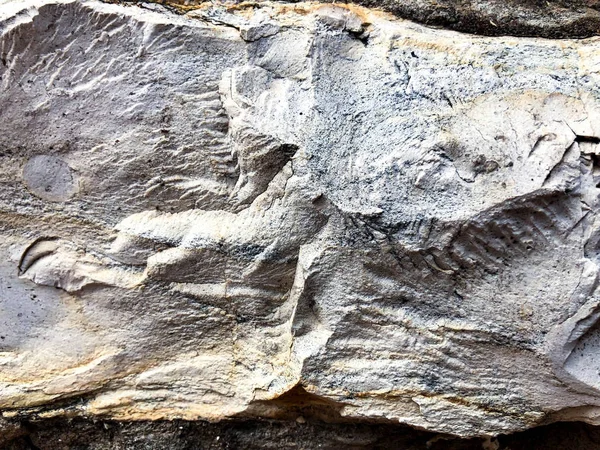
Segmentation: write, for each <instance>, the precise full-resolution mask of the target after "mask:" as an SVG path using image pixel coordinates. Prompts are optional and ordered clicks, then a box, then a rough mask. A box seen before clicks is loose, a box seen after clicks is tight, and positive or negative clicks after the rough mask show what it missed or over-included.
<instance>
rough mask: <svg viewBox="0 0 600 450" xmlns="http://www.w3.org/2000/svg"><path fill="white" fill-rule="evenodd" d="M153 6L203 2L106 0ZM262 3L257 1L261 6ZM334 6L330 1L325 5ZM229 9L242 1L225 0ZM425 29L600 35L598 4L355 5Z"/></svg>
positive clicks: (415, 0) (400, 0)
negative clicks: (393, 15) (395, 17)
mask: <svg viewBox="0 0 600 450" xmlns="http://www.w3.org/2000/svg"><path fill="white" fill-rule="evenodd" d="M107 1H112V2H115V3H119V2H120V3H133V4H135V3H138V4H139V3H141V2H152V3H158V4H161V5H165V6H167V7H171V8H174V10H176V11H177V10H179V11H189V10H191V9H194V8H196V7H198V6H200V5H203V4H204V3H205V2H204V1H203V0H107ZM261 1H262V0H258V2H257V3H260V2H261ZM323 2H331V3H335V2H332V0H323ZM220 3H225V4H228V5H233V4H239V3H242V2H241V1H240V0H221V1H220ZM353 3H357V4H359V5H362V6H366V7H370V8H377V9H382V10H385V11H388V12H391V13H393V14H395V15H396V16H398V17H401V18H405V19H410V20H413V21H416V22H419V23H422V24H425V25H430V26H436V27H443V28H447V29H452V30H457V31H462V32H466V33H474V34H483V35H488V36H503V35H513V36H536V37H545V38H555V39H556V38H586V37H590V36H596V35H598V34H599V33H600V1H599V0H443V1H439V0H356V1H354V2H353Z"/></svg>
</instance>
